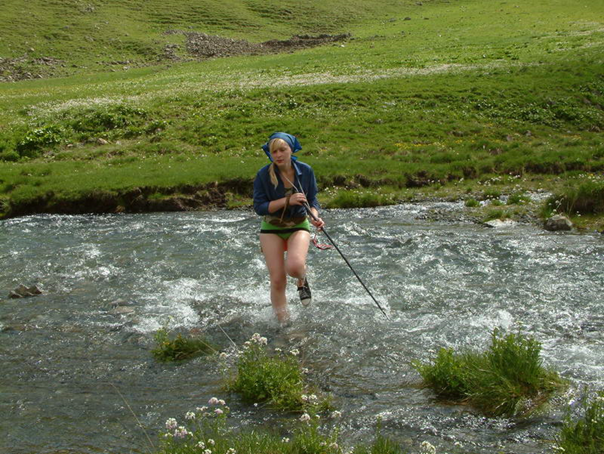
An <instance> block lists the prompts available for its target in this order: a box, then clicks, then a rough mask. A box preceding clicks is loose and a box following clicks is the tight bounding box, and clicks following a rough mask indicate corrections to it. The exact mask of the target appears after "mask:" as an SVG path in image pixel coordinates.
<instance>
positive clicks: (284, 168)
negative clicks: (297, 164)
mask: <svg viewBox="0 0 604 454" xmlns="http://www.w3.org/2000/svg"><path fill="white" fill-rule="evenodd" d="M277 168H278V169H279V172H281V173H283V174H285V175H291V174H292V173H293V172H294V166H292V163H291V161H290V162H288V163H286V164H283V165H281V166H277Z"/></svg>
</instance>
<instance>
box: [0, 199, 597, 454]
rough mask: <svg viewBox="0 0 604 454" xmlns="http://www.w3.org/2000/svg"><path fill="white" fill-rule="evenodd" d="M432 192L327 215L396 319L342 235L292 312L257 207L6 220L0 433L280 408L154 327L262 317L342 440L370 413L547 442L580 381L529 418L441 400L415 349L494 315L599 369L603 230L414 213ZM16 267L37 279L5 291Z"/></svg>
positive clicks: (81, 432) (1, 237)
mask: <svg viewBox="0 0 604 454" xmlns="http://www.w3.org/2000/svg"><path fill="white" fill-rule="evenodd" d="M430 208H434V205H432V206H429V205H423V206H420V205H402V206H396V207H387V208H378V209H363V210H334V211H329V212H327V213H326V214H325V216H324V217H325V219H326V221H327V223H328V224H327V225H328V231H329V233H330V234H331V236H332V238H333V239H334V240H335V241H336V242H337V243H338V245H339V246H340V248H341V250H342V252H343V253H344V254H345V255H346V256H347V258H348V259H349V260H350V262H351V264H352V265H353V267H354V268H355V269H356V271H357V272H358V273H359V275H360V276H361V277H362V278H363V280H364V282H365V283H366V284H367V286H368V287H369V288H370V289H371V290H372V292H373V294H374V295H375V296H376V298H377V299H378V301H380V302H381V304H382V305H383V306H385V308H386V309H387V311H388V312H389V314H390V317H391V319H390V320H387V319H386V318H385V317H384V316H383V315H382V314H381V313H380V312H379V310H378V309H377V308H376V307H375V305H374V303H373V301H372V300H371V299H370V297H369V296H368V295H367V294H366V293H365V291H364V290H363V288H362V287H361V286H360V284H359V283H358V281H357V280H356V279H355V278H354V276H353V275H352V273H351V272H350V270H349V269H348V268H347V267H346V265H345V263H344V261H343V260H342V259H341V257H340V256H339V255H338V254H337V252H336V251H335V250H329V251H319V250H317V249H313V250H312V251H311V252H310V253H309V267H310V271H309V281H310V283H311V287H312V290H313V297H314V301H313V304H312V306H311V307H309V308H302V307H301V306H300V305H299V303H296V291H295V286H294V285H293V282H292V284H291V286H290V288H289V290H288V296H289V298H290V302H291V305H290V307H291V310H292V319H293V324H292V326H291V327H289V328H287V329H284V330H279V329H278V327H277V326H276V324H275V322H274V320H273V317H272V313H271V309H270V305H269V301H268V280H267V272H266V269H265V266H264V261H263V258H262V256H261V254H260V250H259V247H258V240H257V233H256V231H257V229H258V224H259V221H258V219H257V217H256V216H255V215H254V214H253V213H251V212H241V211H239V212H224V211H221V212H203V213H178V214H173V213H170V214H165V213H160V214H143V215H107V216H32V217H27V218H20V219H12V220H5V221H2V222H0V259H1V263H2V266H1V268H0V291H1V292H2V295H1V298H2V299H0V361H1V363H0V364H1V372H0V430H1V431H0V432H1V434H2V437H1V438H0V452H2V453H5V452H6V453H15V454H25V453H28V454H29V453H59V452H60V453H67V452H69V453H72V452H73V453H99V452H111V453H131V452H132V453H142V452H146V446H145V436H144V434H143V431H142V430H141V429H140V427H138V425H137V422H136V419H135V417H134V416H133V415H132V413H131V411H130V409H129V408H128V406H130V408H131V409H132V412H134V413H135V414H136V416H137V418H138V419H139V420H140V423H141V425H142V426H144V427H145V428H146V430H147V431H148V432H149V435H150V437H151V439H152V441H154V440H155V441H156V440H157V433H158V431H159V430H160V429H161V428H162V426H163V423H164V421H165V420H166V419H167V418H169V417H176V418H180V419H182V417H183V415H184V414H185V412H187V411H189V410H193V409H194V408H195V407H196V406H199V405H203V404H204V403H205V402H206V401H207V400H208V399H209V398H210V397H212V396H218V397H222V398H225V399H226V400H227V401H228V402H229V404H230V405H231V407H232V408H233V414H232V418H231V419H232V421H233V422H234V424H236V425H253V424H261V423H262V421H265V423H266V421H267V420H273V421H274V422H277V423H279V422H280V421H281V420H279V419H277V420H276V421H275V420H274V418H275V416H273V415H272V413H271V412H270V411H268V410H266V409H259V408H255V407H253V406H248V405H244V404H243V403H242V402H241V401H239V399H238V398H237V396H236V395H228V394H226V393H225V391H224V390H223V388H222V386H223V375H222V373H221V371H220V367H219V365H218V364H217V363H216V362H215V361H210V360H208V359H206V358H197V359H194V360H192V361H189V362H186V363H184V364H176V365H175V364H162V363H158V362H156V361H155V360H154V359H153V358H152V356H151V353H150V351H151V349H152V348H153V347H154V345H155V341H154V338H153V335H154V333H155V332H156V331H157V330H158V329H159V328H161V327H163V326H167V327H168V328H169V329H171V330H180V331H185V332H189V331H190V330H193V332H195V331H196V330H201V331H203V332H204V333H206V334H207V335H208V336H209V337H210V338H211V339H212V340H213V341H214V342H216V343H217V344H218V345H219V346H220V347H221V348H224V349H227V348H229V341H228V339H227V338H226V336H225V334H224V333H223V332H222V331H221V330H220V328H219V327H221V328H222V329H224V331H225V332H226V333H227V334H228V335H229V336H230V337H231V338H232V339H233V340H234V341H235V342H236V343H237V344H239V345H241V344H242V343H243V342H244V341H245V340H247V339H249V337H250V336H251V335H252V334H253V333H254V332H259V333H261V334H263V335H265V336H266V337H268V339H269V345H273V346H276V345H279V346H282V347H283V346H285V347H289V348H298V349H299V350H300V351H301V355H302V357H303V359H304V363H305V367H307V368H308V369H309V370H310V378H311V380H312V381H313V382H314V383H316V384H318V385H319V386H320V387H321V388H322V389H323V390H325V391H329V392H331V393H332V394H333V396H334V398H335V404H336V406H337V407H338V408H339V409H340V410H341V411H342V413H343V418H342V420H341V422H340V424H341V427H342V429H341V440H343V441H344V444H348V445H351V444H356V443H358V442H360V441H369V440H370V439H371V437H372V435H373V433H374V430H375V426H376V418H378V417H379V418H381V420H382V428H383V432H384V434H386V435H387V436H389V437H391V438H393V439H395V440H397V441H398V442H400V443H401V444H402V445H403V446H404V447H405V449H407V450H408V451H409V452H418V449H419V448H418V446H419V444H420V443H421V442H422V441H425V440H427V441H429V442H430V443H432V444H433V445H435V446H436V447H437V452H439V453H440V452H474V453H493V452H503V453H541V452H549V451H550V450H551V440H552V439H553V437H554V436H555V434H556V433H557V431H558V430H559V427H560V422H561V421H562V419H563V417H564V409H565V407H566V405H567V404H568V402H569V400H572V398H573V396H575V395H576V394H577V391H571V392H569V393H568V394H566V395H564V396H562V397H560V398H558V400H557V401H555V402H554V404H553V405H552V406H550V407H548V408H547V409H546V410H545V411H543V412H541V413H539V414H538V415H536V416H532V417H530V418H528V419H521V420H515V419H501V418H498V419H487V418H484V417H482V416H480V415H479V414H477V413H475V412H473V411H472V410H471V409H470V408H467V407H464V406H455V405H447V404H445V403H442V402H439V401H437V400H435V398H434V396H433V394H432V392H431V391H430V390H428V389H422V388H421V387H419V386H418V384H419V383H420V377H419V375H418V374H417V372H415V370H414V369H413V368H412V367H411V365H410V362H411V361H412V360H414V359H420V360H428V359H429V358H431V357H432V356H433V353H434V350H436V349H437V348H439V347H442V346H445V347H454V348H468V347H473V348H479V349H484V348H486V347H487V346H488V344H489V341H490V335H491V332H492V330H493V329H494V328H496V327H501V328H504V329H509V330H516V329H521V330H522V331H523V332H525V333H530V334H532V335H533V336H535V337H536V338H537V339H538V340H539V341H540V342H541V343H542V346H543V351H542V356H543V358H544V362H545V364H546V365H547V366H551V367H553V368H555V369H556V370H558V371H559V372H560V373H561V374H562V375H563V376H564V377H566V378H568V379H569V380H571V382H572V383H573V386H572V388H571V389H573V390H577V389H579V388H581V387H584V386H588V387H589V388H590V389H602V388H604V366H603V364H604V361H603V360H604V349H603V348H602V347H603V344H604V336H603V334H602V329H603V328H604V317H603V315H602V308H603V307H604V302H603V296H602V295H603V290H604V282H603V280H604V272H603V271H604V270H603V267H602V263H603V259H604V238H603V236H602V235H598V234H581V235H579V234H573V233H566V234H556V233H549V232H545V231H543V230H541V229H540V228H538V227H535V226H529V225H517V226H515V227H509V228H502V229H489V228H486V227H484V226H479V225H474V224H469V223H463V222H460V223H455V224H452V223H445V222H429V221H425V220H422V218H424V216H422V215H423V214H424V213H425V212H426V210H428V209H430ZM439 209H446V210H460V209H461V206H460V205H456V204H440V205H439ZM20 283H24V284H26V285H31V284H38V285H39V286H40V287H41V288H42V290H43V292H44V293H43V295H40V296H37V297H32V298H26V299H8V298H6V295H7V294H8V293H9V291H10V290H12V289H14V288H15V287H17V286H18V284H20ZM118 304H119V305H118ZM116 305H118V306H117V308H118V310H117V311H116V310H115V309H116ZM120 310H121V311H125V312H126V313H121V314H120V313H119V311H120ZM118 391H119V393H121V394H122V395H123V396H124V398H123V399H122V398H121V397H120V394H119V393H118ZM126 402H127V404H126ZM456 442H457V443H462V444H463V446H464V447H463V448H459V447H456V446H455V443H456Z"/></svg>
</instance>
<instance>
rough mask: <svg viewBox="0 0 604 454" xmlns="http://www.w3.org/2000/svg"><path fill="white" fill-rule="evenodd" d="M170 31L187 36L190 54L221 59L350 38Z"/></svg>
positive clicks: (313, 45) (284, 50)
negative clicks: (255, 39) (249, 37)
mask: <svg viewBox="0 0 604 454" xmlns="http://www.w3.org/2000/svg"><path fill="white" fill-rule="evenodd" d="M166 33H167V34H178V33H182V34H183V35H184V36H185V37H186V44H185V46H186V51H187V54H188V55H190V56H192V57H196V58H220V57H232V56H236V55H261V54H274V53H280V52H291V51H294V50H299V49H308V48H311V47H317V46H322V45H325V44H330V43H335V42H339V41H345V40H348V39H350V37H351V35H350V34H349V33H345V34H340V35H328V34H323V35H318V36H309V35H302V36H293V37H291V38H290V39H286V40H277V39H273V40H270V41H265V42H263V43H251V42H249V41H246V40H243V39H231V38H224V37H222V36H214V35H207V34H205V33H198V32H188V31H178V30H170V31H168V32H166Z"/></svg>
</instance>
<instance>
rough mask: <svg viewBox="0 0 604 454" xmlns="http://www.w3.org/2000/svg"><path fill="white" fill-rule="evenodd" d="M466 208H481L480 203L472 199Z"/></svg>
mask: <svg viewBox="0 0 604 454" xmlns="http://www.w3.org/2000/svg"><path fill="white" fill-rule="evenodd" d="M465 206H467V207H468V208H476V207H479V206H480V202H479V201H478V200H476V199H474V198H470V199H467V200H466V203H465Z"/></svg>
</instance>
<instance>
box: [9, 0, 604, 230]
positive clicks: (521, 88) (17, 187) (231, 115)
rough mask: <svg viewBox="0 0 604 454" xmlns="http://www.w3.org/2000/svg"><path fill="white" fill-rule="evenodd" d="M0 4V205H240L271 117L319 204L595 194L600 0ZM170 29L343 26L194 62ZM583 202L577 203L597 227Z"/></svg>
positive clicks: (600, 158) (599, 150)
mask: <svg viewBox="0 0 604 454" xmlns="http://www.w3.org/2000/svg"><path fill="white" fill-rule="evenodd" d="M26 8H27V10H26ZM25 11H27V13H25ZM1 14H2V15H3V21H2V22H3V23H2V25H1V26H0V27H1V28H0V38H1V39H0V57H2V61H3V62H4V63H2V64H0V77H3V78H4V80H8V78H9V76H10V77H13V76H15V75H16V74H23V73H24V72H27V73H30V74H31V75H32V79H31V80H22V81H18V82H4V83H0V217H10V216H18V215H23V214H30V213H35V212H90V211H93V212H94V211H97V212H98V211H137V210H144V209H152V207H154V206H155V207H157V206H158V205H153V204H152V203H150V204H147V205H145V204H141V203H138V205H134V204H132V203H131V200H132V198H133V196H132V194H138V196H137V197H143V198H145V199H147V200H149V201H153V200H161V199H165V198H173V197H188V198H194V197H195V196H198V199H199V200H206V202H204V203H205V204H206V205H208V204H210V205H211V203H209V202H207V199H204V198H203V197H201V196H200V194H206V193H207V192H208V191H209V190H211V189H212V188H218V189H219V191H220V192H221V193H222V195H223V197H222V198H220V199H219V200H218V201H217V202H215V204H217V205H218V206H223V207H237V206H246V205H249V204H250V196H251V185H252V181H253V178H254V175H255V172H256V171H257V169H258V168H260V167H261V166H262V165H264V164H265V163H267V162H268V161H267V159H266V157H265V155H264V153H263V152H262V150H261V149H260V146H261V145H262V144H263V143H264V142H265V141H266V138H267V137H268V135H270V134H271V133H272V132H274V131H287V132H290V133H292V134H295V135H296V136H298V137H299V139H300V141H301V143H302V146H303V150H302V151H301V152H300V153H299V155H300V156H299V157H300V159H301V160H302V161H304V162H308V163H309V164H311V165H312V166H313V167H314V168H315V172H316V174H317V177H318V181H319V186H320V189H321V196H320V197H321V201H322V202H323V204H324V205H325V206H328V207H329V206H332V207H335V206H371V205H380V204H387V203H396V202H400V201H406V200H411V199H418V198H422V197H439V198H453V199H460V198H473V199H486V198H489V197H490V194H492V192H493V191H494V190H495V191H497V192H498V193H501V194H516V195H518V197H520V195H521V194H523V193H525V192H527V191H534V190H539V189H542V190H547V191H549V192H552V193H554V194H556V196H557V197H558V200H562V199H564V196H565V194H569V193H572V194H580V193H582V192H581V191H580V190H579V189H577V188H580V187H581V186H582V185H584V184H589V185H591V186H590V188H592V186H594V185H595V189H593V188H592V189H593V190H592V189H590V191H589V194H590V197H595V198H600V200H604V180H603V179H602V176H601V175H602V170H604V141H603V140H602V130H603V129H604V65H603V63H604V62H603V60H604V3H603V2H601V1H600V0H584V1H570V2H569V1H559V0H548V1H546V0H527V1H524V2H513V1H479V0H450V1H420V2H415V1H413V2H408V1H402V2H401V1H397V2H395V1H389V0H381V1H372V2H360V1H347V2H343V1H333V2H328V3H326V2H318V1H315V0H312V1H308V2H294V1H276V0H274V1H263V2H260V1H255V0H250V1H235V0H229V1H223V2H218V1H215V2H212V1H209V2H205V3H204V5H203V7H202V6H199V5H198V4H197V3H196V2H193V1H183V2H168V3H166V2H164V3H161V2H159V1H157V0H152V1H146V2H125V1H123V0H113V1H110V2H100V1H96V2H95V1H92V2H89V3H87V2H76V3H73V2H67V1H62V0H59V1H56V2H52V3H50V4H49V3H44V2H38V1H34V2H24V1H18V0H9V1H8V2H6V3H5V6H3V11H2V13H1ZM28 16H29V17H28ZM30 17H34V18H35V19H36V20H35V21H31V20H30ZM170 30H179V31H183V30H188V31H191V32H199V33H207V34H211V35H218V36H222V37H228V38H233V39H246V40H248V41H250V42H254V43H259V42H263V41H266V40H270V39H279V40H284V39H288V38H290V37H291V36H293V35H319V34H322V33H329V34H340V33H349V34H350V37H349V38H348V39H346V40H343V41H338V42H334V43H329V44H326V45H323V46H318V47H314V48H308V49H302V50H296V51H292V52H285V53H279V54H268V55H241V56H232V57H226V58H214V59H206V60H198V59H195V58H193V57H192V56H191V55H190V54H188V53H187V50H186V43H185V39H186V37H185V35H184V34H183V33H169V34H166V32H167V31H170ZM166 46H174V47H173V49H175V54H176V56H177V59H174V58H172V59H168V58H166V57H165V55H164V54H165V52H164V49H165V48H166ZM43 57H47V60H48V59H49V58H52V59H53V60H52V62H61V63H60V64H54V63H53V64H52V65H48V64H41V63H39V61H40V59H41V58H43ZM8 61H10V62H11V65H12V66H10V65H7V64H6V63H7V62H8ZM0 63H1V62H0ZM15 65H16V66H15ZM19 65H20V66H19ZM15 68H16V69H15ZM37 77H41V78H37ZM583 192H585V191H583ZM108 201H111V202H110V203H109V202H108ZM139 202H140V200H139ZM199 203H200V204H201V205H203V203H201V202H199ZM592 205H594V204H592ZM578 206H583V205H581V204H580V203H577V204H574V203H573V204H566V205H564V204H560V203H559V204H558V208H560V207H566V212H568V213H569V214H573V215H576V214H577V212H578V209H576V207H578ZM594 206H596V207H597V208H595V209H592V211H591V212H584V213H582V212H579V213H578V214H584V215H585V216H584V219H587V218H589V219H590V221H589V222H588V225H593V224H595V225H599V226H604V224H603V223H602V221H601V217H602V216H601V215H602V214H603V213H602V209H601V208H599V207H602V206H603V204H602V203H601V202H600V203H596V204H595V205H594ZM141 207H143V208H141ZM144 207H146V208H144ZM150 207H151V208H150ZM504 208H505V207H504ZM502 211H503V212H504V213H503V216H506V213H505V209H503V210H502ZM545 211H547V210H544V212H545ZM550 211H551V210H550Z"/></svg>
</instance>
